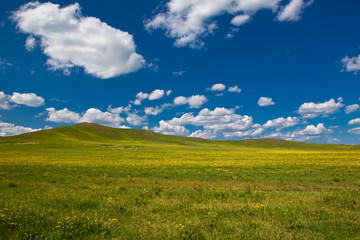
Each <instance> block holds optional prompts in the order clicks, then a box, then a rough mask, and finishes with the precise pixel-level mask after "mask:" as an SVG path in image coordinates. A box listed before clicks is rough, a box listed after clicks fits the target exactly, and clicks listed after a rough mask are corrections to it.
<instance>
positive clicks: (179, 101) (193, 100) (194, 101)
mask: <svg viewBox="0 0 360 240" xmlns="http://www.w3.org/2000/svg"><path fill="white" fill-rule="evenodd" d="M207 102H208V99H207V98H206V97H205V96H204V95H193V96H191V97H188V98H186V97H183V96H180V97H176V98H174V104H175V105H186V104H189V107H190V108H200V107H201V106H202V105H204V104H205V103H207Z"/></svg>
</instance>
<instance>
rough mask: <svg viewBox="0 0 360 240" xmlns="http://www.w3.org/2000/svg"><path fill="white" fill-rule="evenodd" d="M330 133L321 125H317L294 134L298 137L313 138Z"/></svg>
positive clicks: (330, 131) (309, 126) (329, 130)
mask: <svg viewBox="0 0 360 240" xmlns="http://www.w3.org/2000/svg"><path fill="white" fill-rule="evenodd" d="M332 132H333V130H331V129H327V128H326V127H325V126H324V124H323V123H319V124H318V125H317V126H314V125H308V126H306V128H305V129H303V130H300V131H297V132H295V134H296V135H300V136H314V135H321V134H326V133H332Z"/></svg>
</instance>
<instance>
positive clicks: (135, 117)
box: [126, 113, 147, 126]
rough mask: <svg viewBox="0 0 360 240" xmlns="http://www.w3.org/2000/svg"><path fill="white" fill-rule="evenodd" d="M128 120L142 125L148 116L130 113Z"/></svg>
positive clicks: (132, 123)
mask: <svg viewBox="0 0 360 240" xmlns="http://www.w3.org/2000/svg"><path fill="white" fill-rule="evenodd" d="M126 121H127V122H128V123H130V124H131V125H134V126H140V125H142V124H144V122H146V121H147V116H139V115H137V114H135V113H128V116H127V118H126Z"/></svg>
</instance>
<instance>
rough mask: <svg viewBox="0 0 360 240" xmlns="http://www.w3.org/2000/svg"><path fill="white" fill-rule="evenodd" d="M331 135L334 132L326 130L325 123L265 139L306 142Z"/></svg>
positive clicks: (273, 134) (275, 133) (275, 134)
mask: <svg viewBox="0 0 360 240" xmlns="http://www.w3.org/2000/svg"><path fill="white" fill-rule="evenodd" d="M330 133H333V130H331V129H328V128H326V127H325V126H324V124H323V123H319V124H318V125H317V126H315V125H308V126H306V127H305V128H304V129H297V130H295V131H289V132H274V133H271V134H268V135H266V136H264V137H271V138H280V139H284V140H290V141H300V142H304V141H310V140H313V139H317V138H320V137H324V136H327V135H328V134H330Z"/></svg>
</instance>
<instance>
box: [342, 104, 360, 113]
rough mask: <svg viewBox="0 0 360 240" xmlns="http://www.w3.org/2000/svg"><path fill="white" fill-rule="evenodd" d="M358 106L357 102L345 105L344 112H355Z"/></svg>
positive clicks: (359, 106)
mask: <svg viewBox="0 0 360 240" xmlns="http://www.w3.org/2000/svg"><path fill="white" fill-rule="evenodd" d="M359 108H360V105H359V104H353V105H348V106H346V107H345V113H346V114H350V113H352V112H356V111H357V110H358V109H359Z"/></svg>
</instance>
